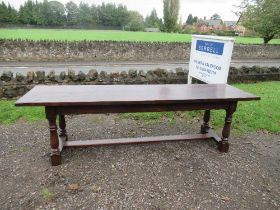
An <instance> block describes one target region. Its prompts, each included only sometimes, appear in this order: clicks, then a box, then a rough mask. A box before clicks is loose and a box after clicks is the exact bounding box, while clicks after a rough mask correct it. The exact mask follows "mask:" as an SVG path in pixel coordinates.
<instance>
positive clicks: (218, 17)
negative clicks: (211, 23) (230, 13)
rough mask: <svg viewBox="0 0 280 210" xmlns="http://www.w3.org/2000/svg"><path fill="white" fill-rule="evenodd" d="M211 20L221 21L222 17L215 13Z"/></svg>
mask: <svg viewBox="0 0 280 210" xmlns="http://www.w3.org/2000/svg"><path fill="white" fill-rule="evenodd" d="M210 19H211V20H219V19H221V16H220V15H218V14H217V13H215V14H214V15H212V16H211V17H210Z"/></svg>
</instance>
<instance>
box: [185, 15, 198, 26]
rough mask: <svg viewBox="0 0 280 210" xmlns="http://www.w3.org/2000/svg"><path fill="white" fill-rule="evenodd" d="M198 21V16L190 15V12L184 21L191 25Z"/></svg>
mask: <svg viewBox="0 0 280 210" xmlns="http://www.w3.org/2000/svg"><path fill="white" fill-rule="evenodd" d="M197 21H198V17H197V16H194V17H193V16H192V14H189V15H188V18H187V21H186V24H187V25H193V24H194V23H197Z"/></svg>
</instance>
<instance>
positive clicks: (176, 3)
mask: <svg viewBox="0 0 280 210" xmlns="http://www.w3.org/2000/svg"><path fill="white" fill-rule="evenodd" d="M179 10H180V0H163V19H164V28H165V31H167V32H175V31H176V30H177V28H178V16H179Z"/></svg>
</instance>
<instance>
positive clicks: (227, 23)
mask: <svg viewBox="0 0 280 210" xmlns="http://www.w3.org/2000/svg"><path fill="white" fill-rule="evenodd" d="M224 24H225V25H226V26H236V24H237V21H224Z"/></svg>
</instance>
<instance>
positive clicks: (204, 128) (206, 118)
mask: <svg viewBox="0 0 280 210" xmlns="http://www.w3.org/2000/svg"><path fill="white" fill-rule="evenodd" d="M209 121H210V110H205V112H204V116H203V124H202V125H201V128H200V133H202V134H205V133H208V132H209V129H210V125H209Z"/></svg>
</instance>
